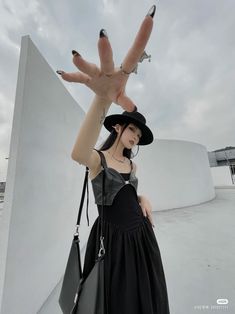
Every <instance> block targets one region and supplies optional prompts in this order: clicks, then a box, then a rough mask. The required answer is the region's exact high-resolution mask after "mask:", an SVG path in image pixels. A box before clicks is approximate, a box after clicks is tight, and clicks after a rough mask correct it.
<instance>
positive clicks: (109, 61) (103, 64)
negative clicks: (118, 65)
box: [98, 29, 114, 74]
mask: <svg viewBox="0 0 235 314" xmlns="http://www.w3.org/2000/svg"><path fill="white" fill-rule="evenodd" d="M98 50H99V56H100V69H101V71H102V72H103V73H105V74H112V73H113V71H114V62H113V51H112V48H111V45H110V42H109V39H108V35H107V32H106V31H105V30H104V29H102V30H101V31H100V38H99V41H98Z"/></svg>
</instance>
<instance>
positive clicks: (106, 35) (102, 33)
mask: <svg viewBox="0 0 235 314" xmlns="http://www.w3.org/2000/svg"><path fill="white" fill-rule="evenodd" d="M102 37H106V38H108V34H107V32H106V30H105V29H103V28H102V29H101V31H100V38H102Z"/></svg>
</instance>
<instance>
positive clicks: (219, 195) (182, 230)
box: [154, 188, 235, 314]
mask: <svg viewBox="0 0 235 314" xmlns="http://www.w3.org/2000/svg"><path fill="white" fill-rule="evenodd" d="M154 222H155V226H156V227H155V229H154V230H155V234H156V238H157V241H158V245H159V248H160V250H161V255H162V260H163V264H164V269H165V276H166V281H167V286H168V295H169V303H170V309H171V314H191V313H202V312H203V313H218V314H221V313H227V314H228V313H229V314H234V313H235V306H234V303H235V271H234V265H235V249H234V243H235V189H234V188H229V189H225V188H216V198H215V199H214V200H212V201H210V202H206V203H203V204H200V205H197V206H191V207H185V208H179V209H173V210H168V211H162V212H155V213H154ZM217 299H228V302H229V303H228V304H227V305H226V306H225V305H223V306H221V305H218V304H217Z"/></svg>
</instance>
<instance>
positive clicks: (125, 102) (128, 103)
mask: <svg viewBox="0 0 235 314" xmlns="http://www.w3.org/2000/svg"><path fill="white" fill-rule="evenodd" d="M117 103H118V104H119V105H120V106H121V107H122V108H123V109H124V110H126V111H129V112H132V111H135V109H136V106H135V104H134V103H133V101H132V100H131V99H130V98H129V97H128V96H126V95H125V94H120V95H119V96H118V98H117Z"/></svg>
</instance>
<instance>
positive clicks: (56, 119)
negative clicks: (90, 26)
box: [0, 36, 98, 314]
mask: <svg viewBox="0 0 235 314" xmlns="http://www.w3.org/2000/svg"><path fill="white" fill-rule="evenodd" d="M83 117H84V112H83V111H82V109H81V108H80V107H79V106H78V104H77V103H76V102H75V100H74V99H73V98H72V97H71V95H70V94H69V93H68V91H67V90H66V89H65V88H64V86H63V84H62V82H61V81H60V79H59V78H58V77H57V74H56V73H55V72H54V70H52V69H51V68H50V67H49V65H48V64H47V62H46V61H45V60H44V58H43V57H42V56H41V55H40V53H39V51H38V50H37V49H36V47H35V46H34V44H33V43H32V41H31V40H30V38H29V37H28V36H25V37H23V39H22V47H21V55H20V64H19V72H18V83H17V92H16V100H15V108H14V117H13V126H12V134H11V143H10V156H9V157H10V158H9V165H8V173H7V179H6V182H7V183H6V191H5V203H4V209H3V213H2V221H1V235H0V239H1V240H0V241H1V243H0V245H1V249H0V254H1V255H0V263H1V264H0V279H1V280H0V282H1V286H0V293H1V294H0V296H1V297H2V302H1V303H2V308H1V314H19V313H22V314H33V313H37V311H38V309H39V308H40V307H41V305H42V304H43V303H44V301H45V300H46V299H47V297H48V295H49V294H50V293H51V291H52V290H53V289H54V287H55V286H56V285H57V283H58V282H59V280H60V279H61V276H62V275H63V271H64V269H65V263H66V262H67V258H68V252H69V249H70V245H71V241H72V236H73V232H74V227H75V223H76V219H77V211H78V207H79V201H80V196H81V195H80V192H81V189H82V184H83V179H84V173H85V167H84V166H80V165H79V164H78V163H76V162H75V161H73V160H72V159H71V152H72V148H73V145H74V142H75V140H76V136H77V133H78V129H79V125H80V123H81V121H82V119H83ZM90 190H91V188H90ZM92 203H94V202H93V198H92V193H90V209H89V211H90V219H91V221H92V217H93V218H94V217H95V216H97V214H98V212H97V209H96V207H95V206H91V205H92ZM92 211H93V212H92ZM83 214H84V215H83V217H82V224H83V227H82V228H81V240H82V241H81V244H82V245H84V243H85V241H84V239H85V238H86V233H87V232H88V231H89V229H90V227H87V222H86V216H85V206H84V212H83ZM92 214H93V215H92ZM4 276H5V279H4ZM55 313H56V312H55ZM57 313H59V312H58V311H57Z"/></svg>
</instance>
